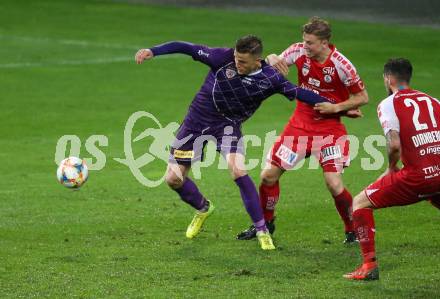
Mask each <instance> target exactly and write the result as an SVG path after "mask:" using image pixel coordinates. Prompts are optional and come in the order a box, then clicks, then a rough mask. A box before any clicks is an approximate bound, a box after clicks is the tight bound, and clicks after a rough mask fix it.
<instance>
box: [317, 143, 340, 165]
mask: <svg viewBox="0 0 440 299" xmlns="http://www.w3.org/2000/svg"><path fill="white" fill-rule="evenodd" d="M321 157H322V162H325V161H328V160H333V159H338V158H341V157H342V153H341V147H340V146H339V145H336V146H329V147H326V148H323V149H322V150H321Z"/></svg>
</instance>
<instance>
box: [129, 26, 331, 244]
mask: <svg viewBox="0 0 440 299" xmlns="http://www.w3.org/2000/svg"><path fill="white" fill-rule="evenodd" d="M262 52H263V44H262V42H261V40H260V39H259V38H258V37H256V36H253V35H247V36H244V37H242V38H240V39H238V40H237V42H236V45H235V49H232V48H210V47H207V46H203V45H195V44H191V43H187V42H178V41H174V42H168V43H165V44H162V45H158V46H155V47H152V48H149V49H140V50H139V51H138V52H137V53H136V57H135V59H136V63H138V64H141V63H142V62H143V61H145V60H149V59H152V58H153V57H155V56H159V55H166V54H173V53H180V54H186V55H189V56H191V57H192V58H193V59H194V60H197V61H200V62H202V63H204V64H206V65H207V66H209V67H210V71H209V73H208V75H207V77H206V78H205V82H204V83H203V85H202V87H201V88H200V90H199V92H198V93H197V94H196V96H195V97H194V99H193V101H192V103H191V105H190V107H189V109H188V113H187V114H186V117H185V119H184V121H183V123H182V125H181V126H180V128H179V131H178V132H177V136H176V139H175V141H174V142H173V145H172V147H171V154H170V160H169V163H168V169H167V176H166V182H167V184H168V185H169V186H170V187H171V189H173V190H174V191H175V192H177V193H178V195H179V196H180V198H181V199H182V200H183V201H184V202H186V203H187V204H189V205H191V206H192V207H193V208H194V209H196V213H195V216H194V218H193V220H192V222H191V223H190V225H189V226H188V228H187V231H186V236H187V237H188V238H190V239H192V238H194V237H195V236H196V235H197V234H198V233H199V232H200V230H201V228H202V225H203V223H204V221H205V220H206V218H207V217H208V216H209V215H210V214H211V213H212V212H213V211H214V205H213V204H212V202H211V201H209V200H207V199H206V198H205V197H204V196H203V195H202V194H201V193H200V191H199V190H198V188H197V186H196V185H195V183H194V182H193V181H192V180H191V179H190V178H189V177H188V173H189V170H190V168H191V164H192V163H194V162H196V161H200V160H202V159H203V148H204V146H205V145H206V142H207V140H208V139H210V138H214V140H215V141H216V144H217V151H218V152H220V153H221V154H222V155H223V156H224V157H225V159H226V161H227V164H228V168H229V170H230V172H231V175H232V177H233V179H234V181H235V183H236V184H237V186H238V188H239V189H240V194H241V198H242V200H243V203H244V206H245V208H246V210H247V212H248V214H249V216H250V217H251V219H252V222H253V223H254V225H255V227H256V229H257V238H258V241H259V243H260V246H261V248H262V249H263V250H272V249H275V246H274V245H273V242H272V238H271V235H270V234H269V232H268V230H267V227H266V224H265V221H264V218H263V211H262V208H261V206H260V200H259V196H258V192H257V189H256V187H255V184H254V183H253V181H252V180H251V178H250V177H249V176H248V174H247V172H246V170H245V167H244V160H245V157H244V149H243V146H242V144H241V137H242V135H241V124H242V123H243V122H244V121H245V120H247V119H248V118H249V117H251V116H252V114H253V113H254V112H255V111H256V110H257V109H258V107H259V106H260V105H261V103H262V101H264V100H265V99H267V98H268V97H270V96H271V95H273V94H276V93H279V94H283V95H284V96H285V97H287V98H288V99H289V100H294V99H295V98H297V99H298V100H300V101H304V102H307V103H308V104H311V105H314V104H316V103H319V102H326V101H328V100H327V99H326V98H323V97H321V96H319V95H317V94H315V93H314V92H312V91H308V90H305V89H302V88H299V87H297V86H295V85H293V84H292V83H290V82H289V81H287V79H285V78H284V77H283V76H282V75H281V74H280V73H279V72H278V71H277V70H276V69H275V68H273V67H271V66H269V65H268V64H266V63H265V61H264V60H263V59H262ZM207 136H208V137H207ZM206 137H207V138H206Z"/></svg>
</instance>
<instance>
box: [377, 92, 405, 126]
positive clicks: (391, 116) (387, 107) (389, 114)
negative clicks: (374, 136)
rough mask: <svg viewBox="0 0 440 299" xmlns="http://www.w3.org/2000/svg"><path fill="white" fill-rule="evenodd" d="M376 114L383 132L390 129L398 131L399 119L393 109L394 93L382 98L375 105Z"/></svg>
mask: <svg viewBox="0 0 440 299" xmlns="http://www.w3.org/2000/svg"><path fill="white" fill-rule="evenodd" d="M377 115H378V116H379V121H380V124H381V126H382V129H383V132H384V134H385V135H386V134H388V132H389V131H390V130H393V131H397V132H400V124H399V119H398V118H397V115H396V111H395V110H394V94H393V95H391V96H389V97H388V98H386V99H385V100H383V101H382V102H381V103H380V104H379V106H378V107H377Z"/></svg>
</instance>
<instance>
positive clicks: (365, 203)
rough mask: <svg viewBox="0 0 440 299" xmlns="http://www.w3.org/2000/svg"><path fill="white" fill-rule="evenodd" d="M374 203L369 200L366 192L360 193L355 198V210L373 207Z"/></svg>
mask: <svg viewBox="0 0 440 299" xmlns="http://www.w3.org/2000/svg"><path fill="white" fill-rule="evenodd" d="M372 207H373V205H372V204H371V202H370V201H369V200H368V198H367V196H366V195H365V193H364V192H361V193H359V194H358V195H356V196H355V197H354V198H353V212H354V211H356V210H359V209H363V208H372Z"/></svg>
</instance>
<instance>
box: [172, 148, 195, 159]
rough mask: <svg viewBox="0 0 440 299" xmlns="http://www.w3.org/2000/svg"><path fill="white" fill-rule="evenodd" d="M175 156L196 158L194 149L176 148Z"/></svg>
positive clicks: (178, 157)
mask: <svg viewBox="0 0 440 299" xmlns="http://www.w3.org/2000/svg"><path fill="white" fill-rule="evenodd" d="M173 157H174V158H177V159H192V158H194V151H182V150H174V152H173Z"/></svg>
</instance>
